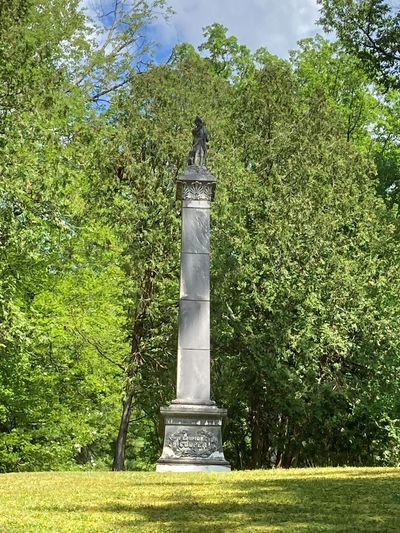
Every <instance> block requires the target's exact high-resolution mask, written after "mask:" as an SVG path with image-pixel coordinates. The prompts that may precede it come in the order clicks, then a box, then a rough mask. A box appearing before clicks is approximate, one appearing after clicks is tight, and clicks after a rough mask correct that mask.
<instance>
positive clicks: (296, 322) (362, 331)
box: [0, 0, 400, 471]
mask: <svg viewBox="0 0 400 533" xmlns="http://www.w3.org/2000/svg"><path fill="white" fill-rule="evenodd" d="M321 9H322V11H321V14H322V18H323V22H324V24H325V25H326V28H327V29H328V28H334V29H335V30H336V32H337V35H338V41H336V42H330V41H327V40H326V39H324V38H322V37H320V36H316V37H315V38H312V39H305V40H303V41H302V42H300V43H299V46H298V48H297V49H296V50H295V51H293V52H292V53H291V57H290V59H289V60H282V59H279V58H277V57H275V56H273V55H271V54H270V53H269V52H268V51H267V50H266V49H259V50H257V51H256V52H255V53H252V52H251V51H250V50H249V49H248V48H246V47H245V46H243V45H241V44H239V43H238V41H237V39H236V38H235V37H234V36H228V33H227V29H226V28H224V27H223V26H221V25H220V24H214V25H212V26H210V27H208V28H206V29H205V32H204V43H203V44H202V45H201V47H200V52H201V53H199V52H198V51H196V50H195V49H194V48H193V47H192V46H191V45H188V44H182V45H179V46H177V47H176V48H175V49H174V51H173V53H172V55H171V57H170V59H169V60H168V62H167V63H166V64H161V65H160V64H157V62H155V61H153V60H152V51H153V48H152V46H153V45H152V44H151V42H149V41H148V39H147V35H149V32H148V31H147V28H148V25H149V24H150V22H151V21H152V20H153V19H154V17H156V16H166V17H167V16H172V15H171V13H170V12H169V10H168V7H167V6H166V5H165V3H164V2H163V1H162V0H154V1H151V2H146V1H143V0H138V1H137V2H135V4H134V6H133V8H131V9H128V4H127V3H124V2H123V1H122V0H121V1H116V2H115V3H114V4H113V7H112V9H110V10H108V9H106V6H105V4H103V5H102V4H101V3H100V4H99V12H98V17H97V19H96V21H95V20H91V19H89V18H88V17H87V16H86V15H85V14H84V13H82V11H80V9H79V2H78V1H77V0H45V1H39V0H10V1H9V2H6V3H5V2H3V3H1V4H0V152H1V157H0V170H1V173H0V470H1V471H21V470H35V469H37V470H39V469H60V468H76V467H78V466H79V465H80V466H81V467H82V468H95V467H98V468H111V467H113V468H114V469H122V468H124V467H127V468H140V469H146V468H151V467H152V465H153V464H154V462H155V460H156V459H157V458H158V455H159V452H160V444H161V442H160V435H159V432H158V424H159V422H158V420H159V407H160V405H162V404H165V403H167V402H169V401H170V400H171V399H173V398H174V384H175V366H174V365H175V357H176V348H177V347H176V343H177V302H178V294H179V288H178V284H179V239H180V234H179V232H180V213H179V205H178V203H177V202H176V200H175V178H176V177H177V176H178V175H179V173H180V172H182V170H183V167H184V163H185V159H186V154H187V152H188V150H189V148H190V129H191V123H192V121H193V118H194V116H195V115H196V114H199V115H201V116H202V117H204V118H205V119H206V121H207V124H208V128H209V130H210V132H211V133H212V141H211V143H210V155H209V167H210V169H211V171H212V172H213V173H214V174H215V175H216V176H217V177H218V190H217V195H216V201H215V203H214V204H213V218H212V227H213V229H212V239H213V244H212V284H213V286H212V301H213V306H212V365H213V366H212V382H213V385H214V397H215V399H216V400H217V402H218V404H221V405H225V406H227V407H228V408H229V417H228V420H227V423H226V426H225V433H224V434H225V440H226V444H225V447H226V456H227V458H228V459H229V461H230V462H231V463H232V465H233V466H234V467H235V468H249V467H252V468H257V467H271V466H284V467H290V466H307V465H338V464H349V465H350V464H351V465H367V464H368V465H373V464H387V465H394V464H399V461H400V425H399V420H400V403H399V398H400V394H399V393H400V390H399V388H400V380H399V368H400V335H399V333H400V324H399V320H400V319H399V317H400V272H399V268H398V264H399V252H400V249H399V244H400V235H399V218H398V203H399V183H400V181H399V176H400V147H399V135H400V127H399V124H400V114H399V109H400V99H399V85H398V72H399V71H398V65H399V62H398V43H399V42H400V40H399V39H397V36H398V35H399V31H400V30H399V15H398V12H397V11H395V10H394V9H393V8H392V9H389V7H388V4H387V3H386V2H383V1H380V0H364V1H362V2H351V1H347V0H346V1H339V0H330V1H326V2H325V0H324V1H323V2H322V6H321ZM342 30H343V31H342ZM367 30H368V31H369V33H368V31H367ZM341 32H342V33H341ZM385 39H386V41H385ZM371 40H372V41H373V43H374V44H371ZM396 46H397V48H396ZM381 49H384V50H385V51H386V52H387V54H386V55H385V54H382V53H381Z"/></svg>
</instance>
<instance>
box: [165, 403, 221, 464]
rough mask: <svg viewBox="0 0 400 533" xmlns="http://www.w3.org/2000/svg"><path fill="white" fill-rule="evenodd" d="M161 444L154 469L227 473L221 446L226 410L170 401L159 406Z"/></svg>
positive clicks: (211, 406)
mask: <svg viewBox="0 0 400 533" xmlns="http://www.w3.org/2000/svg"><path fill="white" fill-rule="evenodd" d="M160 411H161V417H162V419H163V422H164V447H163V451H162V455H161V457H160V459H159V460H158V461H157V468H156V470H157V472H199V471H204V472H210V471H214V472H229V471H230V469H231V467H230V465H229V463H228V462H227V461H226V460H225V457H224V451H223V449H222V432H221V429H222V419H223V418H224V417H225V416H226V409H219V408H218V407H215V406H213V405H199V404H181V403H172V404H171V405H170V406H168V407H161V410H160Z"/></svg>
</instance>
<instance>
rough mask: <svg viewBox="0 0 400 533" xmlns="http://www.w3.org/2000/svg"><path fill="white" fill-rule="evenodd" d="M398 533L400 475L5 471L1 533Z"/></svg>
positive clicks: (354, 471) (371, 471)
mask: <svg viewBox="0 0 400 533" xmlns="http://www.w3.org/2000/svg"><path fill="white" fill-rule="evenodd" d="M129 530H131V531H208V532H214V531H351V532H354V531H360V532H368V531H377V532H385V531H397V532H400V469H390V468H324V469H321V468H320V469H297V470H296V469H294V470H257V471H246V472H232V473H225V474H210V473H195V474H186V473H185V474H178V473H174V474H170V473H153V472H148V473H145V472H124V473H113V472H43V473H21V474H17V473H16V474H0V531H1V532H2V533H3V532H14V531H54V532H64V531H71V532H82V531H85V532H86V531H129Z"/></svg>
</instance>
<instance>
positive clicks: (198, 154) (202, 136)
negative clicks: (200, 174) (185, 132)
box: [188, 116, 209, 167]
mask: <svg viewBox="0 0 400 533" xmlns="http://www.w3.org/2000/svg"><path fill="white" fill-rule="evenodd" d="M194 123H195V125H196V127H195V128H193V130H192V135H193V144H192V149H191V150H190V152H189V156H188V165H198V166H200V167H205V166H206V162H207V143H208V141H209V136H208V131H207V127H206V123H205V122H203V120H202V119H201V118H200V117H199V116H197V117H196V118H195V121H194Z"/></svg>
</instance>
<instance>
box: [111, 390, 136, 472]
mask: <svg viewBox="0 0 400 533" xmlns="http://www.w3.org/2000/svg"><path fill="white" fill-rule="evenodd" d="M132 401H133V392H132V391H131V392H129V393H128V394H127V396H126V398H125V399H124V401H123V402H122V415H121V423H120V426H119V431H118V437H117V442H116V446H115V454H114V462H113V467H112V469H113V470H116V471H121V470H125V447H126V438H127V436H128V429H129V420H130V416H131V410H132Z"/></svg>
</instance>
